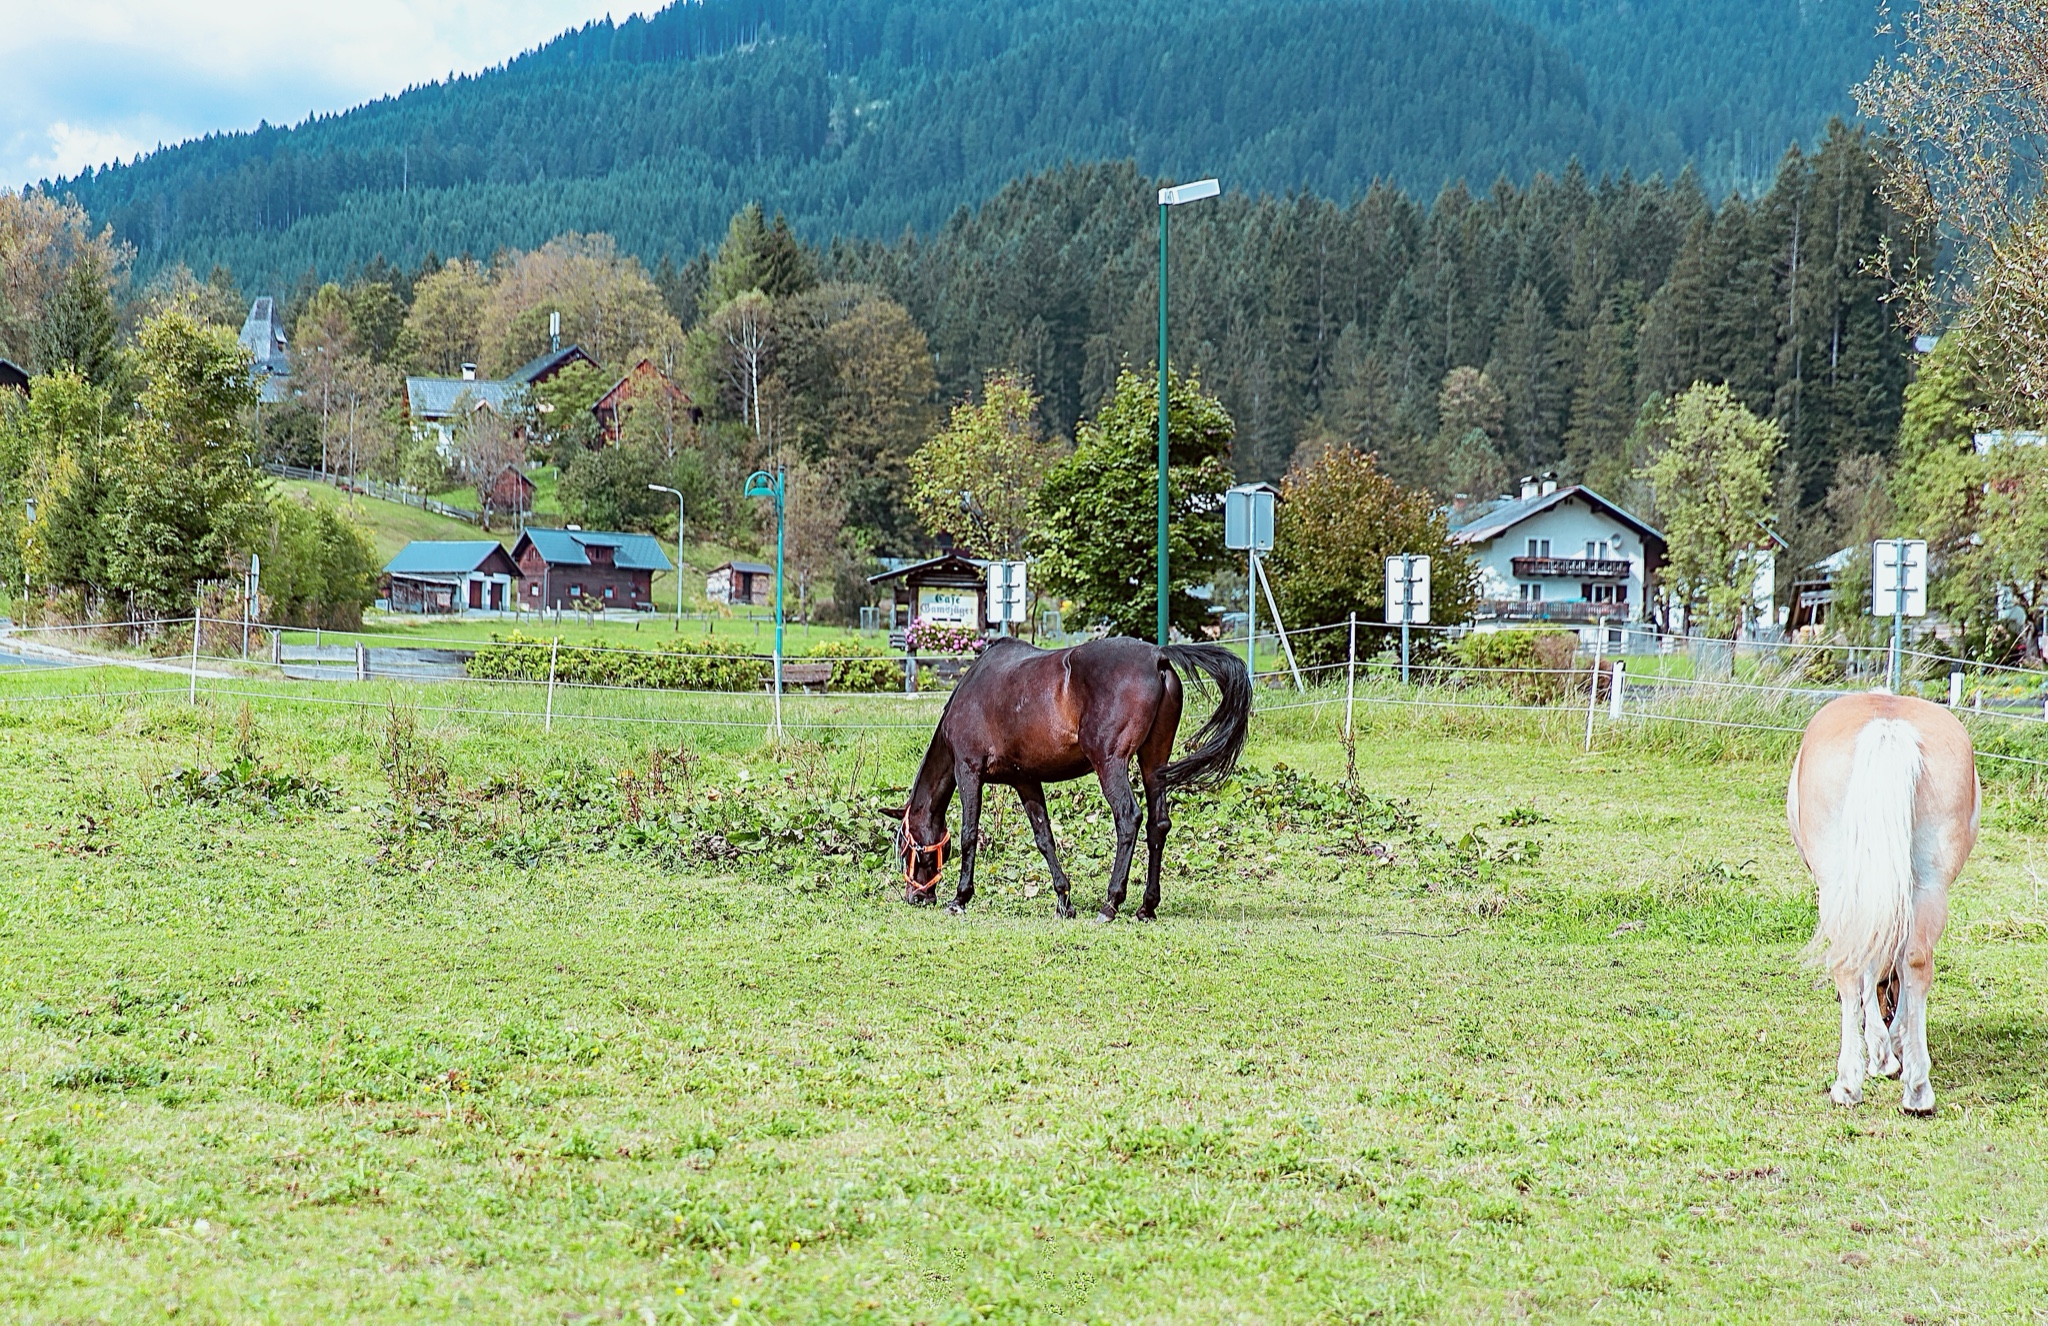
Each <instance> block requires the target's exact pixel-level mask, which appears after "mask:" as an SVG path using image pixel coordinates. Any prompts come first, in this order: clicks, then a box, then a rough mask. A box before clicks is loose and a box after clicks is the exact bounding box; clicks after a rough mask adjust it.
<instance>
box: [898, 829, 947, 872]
mask: <svg viewBox="0 0 2048 1326" xmlns="http://www.w3.org/2000/svg"><path fill="white" fill-rule="evenodd" d="M952 841H953V831H952V830H951V829H948V830H947V831H946V832H944V833H942V834H940V835H939V840H938V841H937V842H935V843H933V844H931V845H930V846H928V847H924V846H919V845H918V841H917V839H915V838H913V837H911V836H910V826H909V825H908V824H906V825H904V826H903V882H904V883H906V884H908V885H910V886H911V887H912V888H916V887H917V858H919V857H920V856H923V855H924V854H925V853H926V852H930V853H932V854H933V855H934V856H935V857H936V858H937V859H936V860H935V861H933V862H932V876H933V878H932V886H933V887H934V888H936V887H938V882H939V881H938V874H939V872H941V871H943V870H944V869H945V868H946V844H947V843H949V842H952Z"/></svg>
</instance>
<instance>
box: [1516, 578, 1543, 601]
mask: <svg viewBox="0 0 2048 1326" xmlns="http://www.w3.org/2000/svg"><path fill="white" fill-rule="evenodd" d="M1517 588H1518V589H1520V590H1521V591H1522V602H1524V603H1541V602H1543V586H1541V585H1531V584H1528V583H1526V582H1524V583H1523V584H1521V585H1518V586H1517Z"/></svg>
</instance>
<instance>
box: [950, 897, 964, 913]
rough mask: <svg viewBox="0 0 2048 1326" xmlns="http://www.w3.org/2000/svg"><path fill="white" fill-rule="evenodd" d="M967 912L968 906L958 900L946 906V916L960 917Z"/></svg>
mask: <svg viewBox="0 0 2048 1326" xmlns="http://www.w3.org/2000/svg"><path fill="white" fill-rule="evenodd" d="M966 911H967V904H966V903H964V902H961V901H960V900H959V899H957V898H955V899H954V900H953V901H952V902H949V903H947V904H946V915H948V916H960V915H962V914H964V913H965V912H966Z"/></svg>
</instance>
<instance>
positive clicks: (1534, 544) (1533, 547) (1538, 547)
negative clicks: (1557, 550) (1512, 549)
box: [1529, 539, 1550, 557]
mask: <svg viewBox="0 0 2048 1326" xmlns="http://www.w3.org/2000/svg"><path fill="white" fill-rule="evenodd" d="M1529 556H1531V557H1548V556H1550V540H1549V539H1531V540H1529Z"/></svg>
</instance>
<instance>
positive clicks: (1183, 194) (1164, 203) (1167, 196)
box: [1154, 180, 1222, 646]
mask: <svg viewBox="0 0 2048 1326" xmlns="http://www.w3.org/2000/svg"><path fill="white" fill-rule="evenodd" d="M1220 192H1222V186H1221V185H1220V184H1218V183H1217V182H1216V181H1215V180H1196V181H1195V182H1194V183H1193V184H1181V185H1176V186H1174V187H1173V188H1170V189H1161V190H1160V191H1159V538H1158V547H1157V563H1158V564H1157V566H1156V567H1155V568H1154V569H1155V571H1156V573H1157V575H1158V577H1159V643H1160V644H1161V645H1162V646H1163V645H1165V644H1166V632H1167V590H1166V585H1167V580H1166V209H1167V208H1169V207H1177V206H1179V205H1180V204H1182V203H1193V202H1200V201H1201V200H1202V199H1204V198H1214V197H1215V196H1216V195H1217V194H1218V193H1220Z"/></svg>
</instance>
